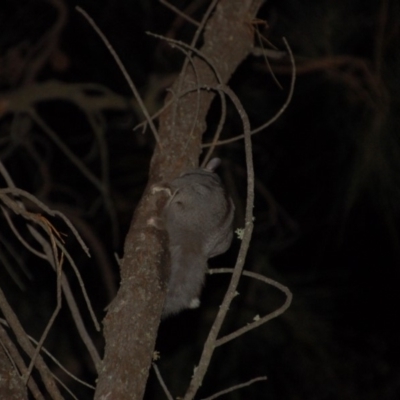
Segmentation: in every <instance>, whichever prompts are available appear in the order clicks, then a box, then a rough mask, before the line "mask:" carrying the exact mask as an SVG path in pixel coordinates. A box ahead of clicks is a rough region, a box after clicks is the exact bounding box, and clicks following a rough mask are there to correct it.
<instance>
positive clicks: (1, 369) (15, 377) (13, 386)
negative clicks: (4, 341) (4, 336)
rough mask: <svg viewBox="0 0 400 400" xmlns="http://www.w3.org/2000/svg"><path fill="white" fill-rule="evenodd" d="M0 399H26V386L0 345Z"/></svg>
mask: <svg viewBox="0 0 400 400" xmlns="http://www.w3.org/2000/svg"><path fill="white" fill-rule="evenodd" d="M0 399H8V400H27V399H28V394H27V390H26V386H25V384H24V382H23V381H22V378H21V377H20V376H19V374H18V371H17V370H16V369H15V368H14V366H13V365H12V364H11V362H10V360H9V359H8V357H7V355H6V353H5V351H4V349H3V347H2V346H1V345H0Z"/></svg>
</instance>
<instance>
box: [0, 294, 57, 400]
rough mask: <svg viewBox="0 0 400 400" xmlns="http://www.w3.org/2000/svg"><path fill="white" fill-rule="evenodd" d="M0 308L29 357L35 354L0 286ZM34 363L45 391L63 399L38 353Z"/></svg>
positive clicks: (55, 398) (53, 396) (55, 399)
mask: <svg viewBox="0 0 400 400" xmlns="http://www.w3.org/2000/svg"><path fill="white" fill-rule="evenodd" d="M0 308H1V310H2V312H3V314H4V316H5V318H6V320H7V322H8V324H9V325H10V327H11V329H12V330H13V332H14V333H15V336H16V338H17V340H18V343H19V344H20V345H21V347H22V348H23V349H24V351H25V352H26V353H27V354H28V355H29V356H30V357H33V355H34V354H35V348H34V347H33V346H32V344H31V342H30V341H29V339H28V335H27V334H26V332H25V330H24V328H23V327H22V325H21V323H20V322H19V320H18V318H17V316H16V315H15V313H14V311H13V310H12V308H11V306H10V305H9V304H8V302H7V299H6V297H5V296H4V292H3V291H2V290H1V288H0ZM35 365H36V368H37V370H38V371H39V373H40V376H41V377H42V380H43V383H44V385H45V387H46V389H47V391H48V392H49V394H50V395H51V396H52V398H53V399H54V400H63V397H62V396H61V393H60V391H59V390H58V388H57V385H56V383H55V381H54V378H53V376H52V374H51V372H50V370H49V368H48V366H47V365H46V363H45V362H44V360H43V358H42V357H41V355H40V354H39V355H38V356H37V359H36V362H35Z"/></svg>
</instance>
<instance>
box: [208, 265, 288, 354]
mask: <svg viewBox="0 0 400 400" xmlns="http://www.w3.org/2000/svg"><path fill="white" fill-rule="evenodd" d="M233 271H234V270H233V269H232V268H212V269H209V270H208V273H209V274H210V275H212V274H225V273H232V272H233ZM243 275H244V276H248V277H250V278H253V279H258V280H259V281H262V282H264V283H266V284H267V285H271V286H274V287H276V288H277V289H279V290H280V291H281V292H283V293H284V294H285V295H286V300H285V302H284V303H283V305H282V306H280V307H279V308H278V309H277V310H275V311H273V312H272V313H269V314H268V315H266V316H264V317H261V318H259V317H257V318H255V319H254V321H253V322H251V323H250V324H248V325H246V326H244V327H242V328H240V329H238V330H236V331H234V332H232V333H230V334H228V335H225V336H223V337H221V338H219V339H217V340H216V342H215V346H216V347H218V346H221V345H223V344H225V343H227V342H229V341H231V340H233V339H236V338H237V337H239V336H241V335H243V334H244V333H246V332H248V331H251V330H252V329H255V328H257V327H259V326H260V325H262V324H265V323H266V322H268V321H270V320H272V319H274V318H276V317H278V316H279V315H281V314H283V313H284V312H285V311H286V310H287V309H288V308H289V307H290V304H291V303H292V298H293V295H292V292H291V291H290V290H289V289H288V288H287V287H286V286H284V285H282V284H280V283H279V282H276V281H274V280H273V279H270V278H267V277H266V276H263V275H260V274H257V273H255V272H251V271H243Z"/></svg>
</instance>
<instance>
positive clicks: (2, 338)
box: [0, 320, 44, 400]
mask: <svg viewBox="0 0 400 400" xmlns="http://www.w3.org/2000/svg"><path fill="white" fill-rule="evenodd" d="M0 321H1V322H2V321H3V320H0ZM7 326H8V324H7ZM0 342H1V343H2V345H3V346H4V348H5V349H7V352H8V353H9V354H10V356H11V357H12V360H13V362H14V363H15V364H16V366H17V367H18V369H19V371H20V373H21V374H22V375H24V374H25V373H26V372H27V370H28V369H27V367H26V365H25V361H24V359H23V358H22V357H21V354H20V353H19V351H18V349H17V347H16V346H15V345H14V343H13V342H12V340H11V339H10V338H9V337H8V335H7V332H6V331H5V330H4V329H3V327H2V326H1V325H0ZM27 385H28V388H29V390H30V391H31V393H32V396H33V397H34V398H35V399H36V400H44V396H43V394H42V393H41V391H40V389H39V388H38V386H37V384H36V382H35V380H34V378H33V377H32V376H31V377H30V378H29V380H28V384H27Z"/></svg>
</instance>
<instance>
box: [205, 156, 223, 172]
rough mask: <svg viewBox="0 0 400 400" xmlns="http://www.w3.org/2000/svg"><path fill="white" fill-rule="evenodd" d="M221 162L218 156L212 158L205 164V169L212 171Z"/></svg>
mask: <svg viewBox="0 0 400 400" xmlns="http://www.w3.org/2000/svg"><path fill="white" fill-rule="evenodd" d="M220 164H221V159H220V158H218V157H215V158H212V159H211V160H210V161H209V162H208V163H207V165H206V168H205V169H206V170H208V171H211V172H214V171H215V170H216V169H217V168H218V167H219V165H220Z"/></svg>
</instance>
